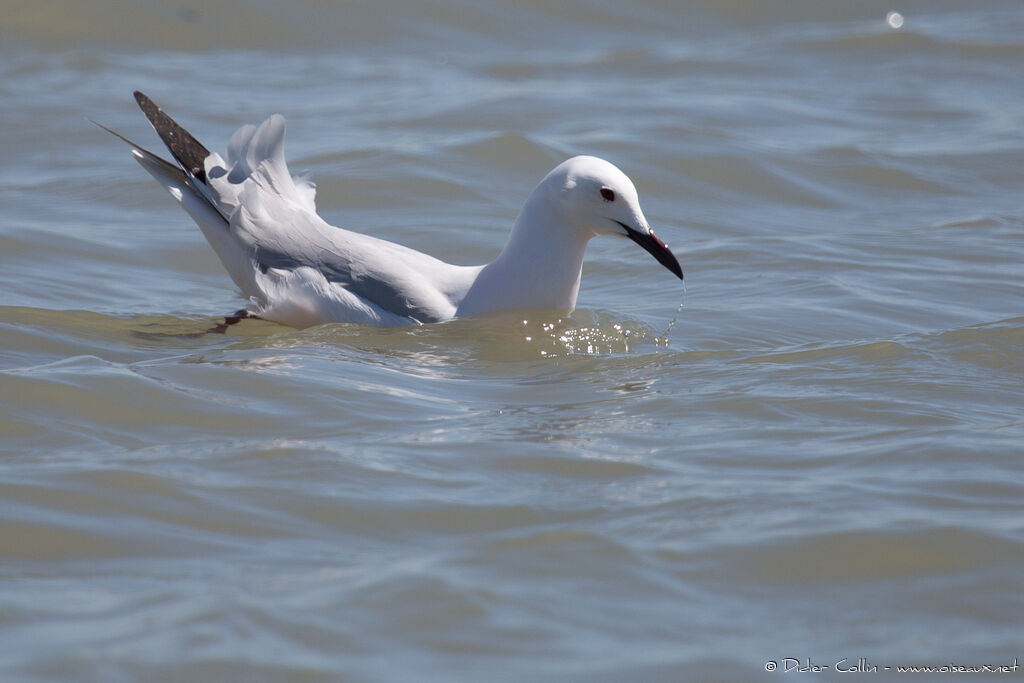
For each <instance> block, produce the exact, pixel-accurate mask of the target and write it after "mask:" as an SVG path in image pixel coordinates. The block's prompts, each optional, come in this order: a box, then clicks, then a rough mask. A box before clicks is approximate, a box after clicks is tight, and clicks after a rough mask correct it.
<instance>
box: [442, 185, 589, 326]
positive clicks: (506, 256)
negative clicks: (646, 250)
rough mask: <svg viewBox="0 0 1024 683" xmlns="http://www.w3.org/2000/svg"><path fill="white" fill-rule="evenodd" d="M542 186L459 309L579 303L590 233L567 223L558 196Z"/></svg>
mask: <svg viewBox="0 0 1024 683" xmlns="http://www.w3.org/2000/svg"><path fill="white" fill-rule="evenodd" d="M539 190H540V188H538V191H535V192H534V193H533V194H532V195H531V196H530V198H529V199H528V200H527V202H526V204H525V205H524V206H523V209H522V211H520V212H519V216H517V217H516V221H515V223H514V224H513V226H512V232H511V234H510V235H509V239H508V243H507V244H506V245H505V248H504V249H502V250H501V253H500V254H499V255H498V258H496V259H495V260H494V261H493V262H491V263H489V264H487V265H486V266H484V267H483V269H482V270H481V271H480V274H479V275H478V276H477V278H476V281H475V282H474V283H473V285H472V287H470V289H469V291H468V292H467V293H466V297H465V298H464V299H463V300H462V303H461V304H460V305H459V310H458V315H460V316H461V315H470V314H473V313H486V312H489V311H502V310H513V309H529V308H547V309H561V310H572V309H573V308H575V306H576V295H577V294H578V293H579V290H580V273H581V271H582V269H583V252H584V251H585V250H586V248H587V242H588V240H589V236H588V235H587V233H585V232H584V231H582V230H577V229H576V228H575V227H574V226H572V225H569V224H567V218H566V216H565V215H564V211H563V209H562V207H561V204H560V202H559V201H558V199H557V198H554V197H551V196H549V194H548V193H546V192H542V191H539Z"/></svg>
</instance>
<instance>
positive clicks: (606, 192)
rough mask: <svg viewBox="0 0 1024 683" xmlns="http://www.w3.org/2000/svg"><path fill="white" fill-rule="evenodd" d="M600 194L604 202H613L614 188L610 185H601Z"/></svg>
mask: <svg viewBox="0 0 1024 683" xmlns="http://www.w3.org/2000/svg"><path fill="white" fill-rule="evenodd" d="M601 196H602V197H604V200H605V201H606V202H614V201H615V190H613V189H612V188H610V187H602V188H601Z"/></svg>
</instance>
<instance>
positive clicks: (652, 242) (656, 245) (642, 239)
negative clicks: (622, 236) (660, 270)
mask: <svg viewBox="0 0 1024 683" xmlns="http://www.w3.org/2000/svg"><path fill="white" fill-rule="evenodd" d="M615 222H616V223H618V224H619V225H621V226H622V228H623V229H624V230H625V231H626V237H628V238H629V239H631V240H633V241H634V242H636V243H637V244H639V245H640V246H641V247H643V248H644V249H645V250H646V251H647V253H649V254H650V255H651V256H653V257H654V258H656V259H658V263H660V264H661V265H663V266H665V267H666V268H668V269H669V270H671V271H672V272H673V273H675V275H676V277H678V278H679V279H680V280H682V279H683V269H682V267H680V265H679V260H678V259H676V255H675V254H673V253H672V252H671V251H670V250H669V248H668V245H667V244H665V243H664V242H662V241H661V238H659V237H658V236H657V235H655V234H654V231H653V230H652V231H650V232H648V233H647V234H646V235H645V234H644V233H642V232H640V231H639V230H636V229H635V228H631V227H629V226H628V225H626V224H625V223H622V222H621V221H615Z"/></svg>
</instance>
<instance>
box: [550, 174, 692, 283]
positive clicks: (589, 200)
mask: <svg viewBox="0 0 1024 683" xmlns="http://www.w3.org/2000/svg"><path fill="white" fill-rule="evenodd" d="M538 190H540V191H542V192H543V193H544V194H545V195H546V196H547V198H548V199H549V201H551V202H553V203H555V204H557V206H558V207H559V212H560V213H561V214H562V217H563V220H564V221H565V223H566V224H567V225H568V226H569V227H570V228H571V229H574V230H578V231H580V232H581V233H582V234H583V235H584V236H585V238H587V239H589V238H590V237H594V236H596V235H620V236H623V237H628V238H630V239H631V240H633V241H634V242H636V243H637V244H639V245H640V246H641V247H643V248H644V249H645V250H646V251H647V252H649V253H650V254H651V255H652V256H653V257H654V258H656V259H657V260H658V263H660V264H661V265H663V266H665V267H666V268H668V269H669V270H670V271H672V272H673V273H675V275H676V276H677V277H679V278H680V279H682V277H683V269H682V268H681V267H680V266H679V261H678V260H677V259H676V257H675V255H674V254H673V253H672V252H671V251H670V250H669V248H668V246H667V245H666V244H665V243H664V242H662V241H661V239H660V238H659V237H658V236H657V235H655V234H654V231H653V230H651V227H650V226H649V225H648V224H647V219H646V218H645V217H644V213H643V211H641V210H640V199H639V198H638V197H637V193H636V188H635V187H634V186H633V181H631V180H630V179H629V177H628V176H627V175H626V174H625V173H623V172H622V171H620V170H619V169H618V168H616V167H615V166H614V165H613V164H611V163H609V162H607V161H605V160H604V159H599V158H597V157H589V156H579V157H573V158H572V159H569V160H568V161H564V162H562V163H561V164H559V165H558V166H556V167H555V169H554V170H552V171H551V173H549V174H548V175H547V177H546V178H544V180H543V181H541V184H540V186H538Z"/></svg>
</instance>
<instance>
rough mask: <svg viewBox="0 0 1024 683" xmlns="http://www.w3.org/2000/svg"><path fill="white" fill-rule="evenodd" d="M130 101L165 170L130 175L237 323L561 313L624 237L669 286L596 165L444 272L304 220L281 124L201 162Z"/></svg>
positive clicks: (664, 260) (155, 161)
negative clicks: (221, 270) (247, 317)
mask: <svg viewBox="0 0 1024 683" xmlns="http://www.w3.org/2000/svg"><path fill="white" fill-rule="evenodd" d="M135 99H136V101H137V102H138V103H139V106H140V107H141V108H142V111H143V113H145V115H146V117H147V118H148V119H149V122H150V123H151V124H152V125H153V128H155V129H156V132H157V134H158V135H159V136H160V138H161V139H162V140H163V142H164V144H165V145H166V146H167V148H168V149H169V150H170V152H171V155H172V156H173V157H174V159H175V161H176V162H177V164H174V163H171V162H169V161H166V160H164V159H161V158H160V157H159V156H157V155H155V154H153V153H152V152H149V151H147V150H145V149H143V148H142V147H140V146H139V145H136V144H135V143H134V142H131V141H130V140H128V139H127V138H125V137H123V136H121V135H119V134H118V133H115V132H114V131H111V130H110V129H109V128H105V127H104V128H105V129H106V130H108V131H109V132H111V133H113V134H114V135H117V137H119V138H121V139H122V140H124V141H125V142H127V143H128V144H129V145H131V146H132V147H133V150H132V154H133V155H134V157H135V159H136V161H138V162H139V163H140V164H141V165H142V167H143V168H145V169H146V170H147V171H148V172H149V173H150V174H151V175H152V176H153V177H154V178H156V180H157V181H158V182H159V183H160V184H161V185H163V186H164V188H166V189H167V190H168V191H169V192H170V193H171V195H172V196H173V197H174V198H175V199H176V200H178V202H180V203H181V205H182V207H183V208H184V209H185V211H187V212H188V214H189V215H190V216H191V217H192V219H193V220H194V221H195V222H196V223H197V224H198V225H199V228H200V229H201V230H202V231H203V234H204V235H205V236H206V239H207V240H208V241H209V242H210V245H211V246H212V247H213V249H214V251H216V252H217V256H219V257H220V260H221V261H222V262H223V263H224V266H225V268H227V271H228V273H229V274H230V275H231V278H232V279H233V280H234V281H235V284H237V285H238V287H239V288H240V289H241V290H242V293H243V294H244V295H245V296H246V297H248V298H249V305H248V307H247V311H248V313H249V314H252V315H256V316H259V317H261V318H264V319H267V320H272V321H276V322H279V323H283V324H286V325H291V326H294V327H307V326H310V325H316V324H320V323H327V322H351V323H365V324H372V325H381V326H393V325H409V324H421V323H430V322H440V321H443V320H449V319H451V318H454V317H459V316H467V315H472V314H476V313H486V312H490V311H502V310H514V309H527V308H529V309H540V308H543V309H561V310H572V309H573V308H574V307H575V305H576V295H577V293H578V292H579V287H580V275H581V272H582V267H583V252H584V250H585V248H586V246H587V242H589V241H590V238H591V237H595V236H597V235H618V236H621V237H628V238H629V239H631V240H633V241H634V242H636V243H637V244H639V245H640V246H641V247H643V248H644V249H646V250H647V251H648V252H650V253H651V254H652V255H653V256H654V258H656V259H657V260H658V262H660V263H661V264H662V265H663V266H665V267H666V268H668V269H669V270H670V271H672V272H673V273H674V274H675V275H676V276H678V277H679V278H680V279H682V277H683V271H682V268H680V266H679V262H678V261H677V260H676V257H675V256H674V255H673V254H672V252H671V251H669V248H668V247H667V246H666V245H665V243H664V242H662V241H661V240H660V239H659V238H658V236H657V235H655V234H654V232H653V231H652V230H651V229H650V227H649V226H648V224H647V219H646V218H644V214H643V212H642V211H641V210H640V204H639V201H638V199H637V193H636V189H635V188H634V187H633V183H632V182H631V181H630V179H629V178H628V177H626V175H625V174H624V173H623V172H622V171H620V170H619V169H617V168H616V167H615V166H613V165H612V164H610V163H609V162H607V161H604V160H603V159H598V158H596V157H591V156H578V157H573V158H571V159H569V160H568V161H565V162H563V163H561V164H559V165H558V166H556V167H555V168H554V170H552V171H551V172H550V173H548V174H547V175H546V176H545V177H544V179H543V180H541V181H540V184H538V185H537V187H536V188H534V190H533V192H532V193H531V194H530V196H529V197H528V198H527V199H526V203H525V204H524V205H523V208H522V210H521V211H520V212H519V215H518V216H517V217H516V220H515V223H514V224H513V225H512V232H511V234H510V235H509V239H508V243H507V244H506V245H505V248H504V249H502V250H501V253H500V254H498V257H497V258H496V259H495V260H494V261H492V262H491V263H489V264H487V265H483V266H457V265H452V264H448V263H445V262H443V261H439V260H438V259H436V258H434V257H432V256H428V255H427V254H424V253H421V252H418V251H415V250H413V249H409V248H408V247H403V246H401V245H398V244H395V243H393V242H388V241H385V240H382V239H378V238H376V237H371V236H369V235H364V234H361V233H356V232H351V231H349V230H344V229H342V228H337V227H334V226H332V225H329V224H328V223H327V222H325V221H324V220H323V219H322V218H321V217H320V216H319V215H318V214H317V212H316V205H315V203H314V201H313V198H314V187H313V184H312V183H310V182H309V181H307V180H305V179H302V178H295V177H293V176H292V175H291V173H289V171H288V166H287V164H286V163H285V158H284V134H285V123H284V117H282V116H281V115H280V114H274V115H273V116H271V117H270V118H268V119H267V120H266V121H264V122H263V123H261V124H260V125H259V126H253V125H246V126H242V127H241V128H239V129H238V131H237V132H236V133H235V134H234V135H232V136H231V139H230V141H229V142H228V146H227V159H224V158H223V157H221V156H220V155H219V154H217V153H210V152H209V151H208V150H207V149H206V148H205V147H204V146H203V145H202V144H200V143H199V141H197V140H196V139H195V138H194V137H192V135H191V134H189V132H188V131H186V130H185V129H184V128H182V127H181V126H179V125H178V124H177V123H176V122H175V121H174V120H173V119H171V117H169V116H168V115H167V114H165V113H164V112H163V110H162V109H160V108H159V107H157V106H156V104H154V103H153V101H152V100H150V99H149V98H148V97H146V96H145V95H143V94H142V93H141V92H136V93H135Z"/></svg>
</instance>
